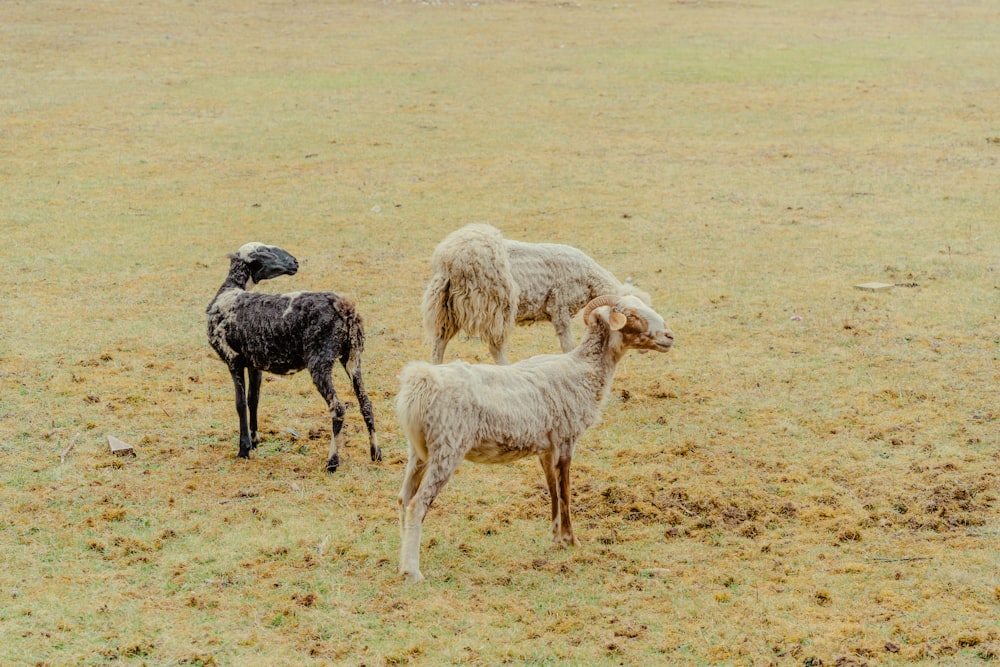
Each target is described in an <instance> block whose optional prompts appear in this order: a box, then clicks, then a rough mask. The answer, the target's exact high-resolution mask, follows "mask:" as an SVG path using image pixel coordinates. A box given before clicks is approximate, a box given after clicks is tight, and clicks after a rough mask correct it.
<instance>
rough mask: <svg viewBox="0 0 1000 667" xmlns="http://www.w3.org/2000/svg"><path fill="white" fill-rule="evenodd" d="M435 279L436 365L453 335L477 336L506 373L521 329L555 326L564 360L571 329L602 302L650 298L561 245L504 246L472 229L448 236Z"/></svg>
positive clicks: (492, 231)
mask: <svg viewBox="0 0 1000 667" xmlns="http://www.w3.org/2000/svg"><path fill="white" fill-rule="evenodd" d="M431 265H432V268H433V275H432V277H431V280H430V282H429V283H428V284H427V287H426V289H425V290H424V295H423V301H422V304H421V309H422V311H423V319H424V329H425V330H426V332H427V337H428V339H429V340H430V341H431V348H432V349H431V362H432V363H435V364H440V363H442V362H443V361H444V350H445V347H446V346H447V345H448V341H450V340H451V339H452V338H453V337H454V336H455V334H457V333H458V332H459V331H465V333H467V334H468V335H470V336H478V337H479V338H481V339H482V340H483V341H484V342H486V344H487V345H489V348H490V354H491V355H492V356H493V359H494V361H495V362H496V363H498V364H503V365H506V364H508V363H509V362H508V360H507V350H506V344H507V338H508V336H509V335H510V332H511V330H512V329H513V327H514V325H515V323H516V324H522V323H523V324H529V323H533V322H540V321H545V320H548V321H551V322H552V325H553V327H555V330H556V336H558V338H559V345H560V347H561V348H562V351H563V352H569V351H570V350H572V349H573V347H574V345H575V343H574V341H573V333H572V331H571V330H570V322H571V318H572V317H573V313H575V312H577V311H578V310H580V308H582V307H583V306H584V305H585V304H586V303H587V302H589V301H590V300H591V299H593V298H595V297H597V296H599V295H602V294H615V295H618V296H629V295H631V296H636V297H638V298H639V299H640V300H641V301H642V302H643V303H644V304H645V305H647V306H651V305H652V304H651V301H650V298H649V295H648V294H646V293H645V292H643V291H642V290H640V289H638V288H637V287H635V286H634V285H632V284H631V283H629V282H625V283H622V282H621V281H619V280H618V279H617V278H615V277H614V275H612V274H611V272H610V271H608V270H606V269H604V268H603V267H601V266H600V265H599V264H598V263H597V262H595V261H594V260H593V259H591V258H590V257H588V256H587V255H586V254H584V253H583V252H582V251H580V250H578V249H577V248H574V247H572V246H568V245H561V244H556V243H522V242H520V241H512V240H508V239H504V238H503V236H502V235H501V233H500V230H498V229H497V228H496V227H493V226H491V225H488V224H484V223H473V224H470V225H466V226H465V227H462V228H461V229H458V230H456V231H454V232H452V233H451V234H448V236H446V237H445V238H444V239H443V240H442V241H441V242H440V243H439V244H438V246H437V247H436V248H435V249H434V253H433V255H432V256H431Z"/></svg>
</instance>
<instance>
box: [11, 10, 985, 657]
mask: <svg viewBox="0 0 1000 667" xmlns="http://www.w3.org/2000/svg"><path fill="white" fill-rule="evenodd" d="M998 34H1000V8H998V7H997V5H996V4H995V3H990V2H977V1H972V0H956V1H955V2H944V3H942V2H931V1H930V0H915V1H914V0H906V1H904V0H886V1H885V2H878V3H866V2H831V1H821V0H802V1H801V2H795V3H787V2H778V1H777V0H762V1H761V2H752V3H751V2H738V1H735V2H724V1H723V2H710V1H707V0H706V1H705V2H695V1H691V2H685V1H677V2H669V1H667V0H634V1H632V2H611V1H610V0H608V1H605V0H580V1H579V2H554V1H552V2H548V1H530V0H522V1H517V0H511V1H490V0H482V1H480V2H466V1H464V0H454V1H451V2H449V1H447V0H442V1H440V2H410V1H403V0H399V1H390V0H386V1H385V2H375V1H362V0H351V1H348V0H331V1H328V2H315V1H313V0H303V1H301V2H297V1H292V0H288V1H285V0H280V1H276V2H268V3H241V2H235V1H234V0H208V1H206V2H187V3H177V2H166V1H163V0H149V1H146V2H142V3H115V2H93V3H82V4H81V3H68V2H57V1H49V0H38V1H32V2H8V3H4V4H3V5H2V6H0V44H2V48H0V80H2V81H3V86H0V191H2V193H3V210H2V214H0V231H2V239H3V241H2V243H0V255H2V258H3V264H2V266H3V281H2V282H0V482H2V483H0V507H2V508H3V512H2V513H0V563H2V566H0V637H2V640H0V664H2V665H65V664H81V665H98V664H117V665H240V666H242V665H326V664H344V665H366V666H369V667H372V666H382V665H403V664H411V665H442V664H469V665H497V664H514V665H652V664H664V665H717V664H724V665H751V664H752V665H769V664H777V665H820V664H824V665H841V666H845V665H846V666H858V665H882V664H885V665H910V664H927V665H930V664H934V665H938V664H962V665H966V664H980V663H985V662H989V661H996V660H997V659H1000V622H998V618H1000V574H998V573H1000V516H998V507H1000V503H998V497H1000V496H998V494H1000V488H998V486H1000V485H998V482H1000V479H998V475H1000V436H998V430H997V425H998V421H1000V405H998V403H997V387H998V384H1000V366H998V358H1000V322H998V320H997V314H998V310H1000V309H998V305H1000V303H998V301H1000V292H998V289H1000V276H998V271H1000V224H998V222H1000V220H998V211H1000V188H998V187H997V186H998V177H1000V70H998V68H997V62H998V60H1000V41H998V40H997V35H998ZM471 221H487V222H490V223H492V224H494V225H496V226H497V227H499V228H501V229H502V230H503V232H504V234H505V235H507V236H508V237H509V238H516V239H519V240H525V241H555V242H565V243H571V244H573V245H576V246H578V247H580V248H582V249H583V250H585V251H586V252H588V253H589V254H591V255H592V256H593V257H595V258H596V259H597V260H598V261H599V262H601V263H602V264H603V265H604V266H606V267H608V268H609V269H611V270H612V271H613V272H615V273H616V274H617V275H618V276H619V277H622V278H625V277H629V276H630V277H632V278H633V279H634V280H635V281H636V282H637V283H638V284H639V285H640V286H641V287H642V288H643V289H645V290H646V291H648V292H650V293H651V294H652V296H653V301H654V304H655V306H656V307H657V309H658V310H659V312H661V313H662V314H663V315H664V317H665V318H666V319H667V321H668V322H669V323H670V325H671V327H672V329H673V330H674V333H675V335H676V337H677V345H676V347H675V349H674V350H673V351H672V352H671V353H670V354H669V355H666V356H664V355H653V354H647V355H640V354H633V355H631V356H629V357H627V358H626V359H625V360H624V361H623V363H622V364H621V365H620V367H619V369H618V374H617V377H616V380H615V384H614V390H613V393H612V398H611V400H610V401H609V403H608V405H607V407H606V409H605V412H604V417H603V420H602V421H601V423H600V424H598V425H597V426H596V427H594V428H593V429H591V430H590V431H589V432H588V433H587V434H586V435H585V436H584V437H583V438H582V440H581V441H580V443H579V446H578V449H577V455H576V457H575V460H574V475H573V480H574V496H573V502H574V508H575V515H574V516H575V522H574V523H575V527H576V531H577V535H578V537H579V538H580V539H581V541H582V545H581V546H580V547H579V548H575V549H565V550H553V549H552V548H551V547H550V545H549V536H548V524H549V521H548V512H549V505H548V499H547V491H546V490H545V485H544V480H543V477H542V473H541V469H540V467H539V466H538V464H537V463H535V462H533V461H531V460H526V461H522V462H520V463H518V464H514V465H509V466H503V467H489V466H476V465H472V464H466V465H465V466H463V467H462V468H461V469H460V470H459V472H458V473H457V474H456V476H455V478H454V479H453V480H452V482H451V483H450V484H449V486H448V487H447V488H446V489H445V491H444V493H443V494H442V495H441V496H440V498H439V499H438V500H437V502H436V503H435V506H434V507H433V509H432V510H431V512H430V514H429V515H428V519H427V522H426V525H425V527H424V543H423V551H422V569H423V572H424V574H425V575H426V576H427V578H428V581H427V582H425V583H423V584H419V585H408V584H406V583H404V582H403V581H402V580H400V578H399V577H398V576H397V553H398V547H399V537H398V529H397V525H396V505H395V496H396V493H397V492H398V487H399V483H400V481H401V479H402V473H403V468H404V465H405V458H406V443H405V441H404V440H403V438H402V437H401V435H400V433H399V429H398V427H397V424H396V421H395V417H394V414H393V409H392V399H393V398H394V396H395V393H396V390H397V388H398V383H397V379H396V376H397V374H398V372H399V370H400V369H401V367H402V365H403V364H404V363H405V362H406V361H408V360H411V359H426V358H427V357H428V356H429V348H428V346H427V344H426V343H425V341H424V339H423V331H422V327H421V324H420V314H419V299H420V294H421V292H422V290H423V287H424V285H425V283H426V280H427V279H428V278H429V275H430V271H429V263H428V260H429V257H430V253H431V251H432V250H433V248H434V246H435V244H436V243H437V242H438V241H439V240H440V239H441V238H442V237H443V236H444V235H445V234H446V233H448V232H449V231H451V230H452V229H455V228H457V227H459V226H461V225H463V224H465V223H467V222H471ZM251 240H258V241H262V242H266V243H273V244H277V245H280V246H282V247H284V248H286V249H287V250H289V251H290V252H291V253H292V254H294V255H295V256H296V257H298V259H299V260H300V262H301V265H302V266H301V270H300V271H299V273H298V274H297V275H296V276H293V277H285V278H280V279H278V280H275V281H273V282H272V283H270V284H265V285H264V286H263V289H265V290H270V291H290V290H295V289H330V290H334V291H337V292H339V293H341V294H344V295H346V296H349V297H351V298H352V299H354V300H355V301H356V303H357V305H358V309H359V311H360V312H361V313H362V314H363V316H364V317H365V322H366V328H367V333H368V343H367V348H366V353H365V358H364V364H365V371H366V383H367V385H368V388H369V391H370V392H371V395H372V399H373V402H374V403H375V410H376V419H377V422H378V427H379V431H380V434H381V438H382V445H383V449H384V451H385V461H384V462H383V463H381V464H373V463H371V462H370V461H369V460H368V454H367V438H366V436H365V434H364V427H363V422H362V419H361V416H360V413H359V412H358V410H357V406H356V402H355V401H354V400H353V396H352V395H351V393H350V391H349V384H348V382H347V381H346V378H345V377H344V375H343V374H342V373H338V374H336V375H335V376H334V382H335V385H336V386H337V388H338V391H339V392H340V394H341V396H342V397H343V398H344V399H345V401H350V403H349V406H348V407H349V410H348V414H347V425H346V428H347V433H348V446H347V448H346V450H345V452H344V458H345V459H346V461H345V462H344V463H343V465H342V466H341V469H340V470H338V471H337V472H336V473H335V474H333V475H330V474H327V473H326V472H325V471H324V469H323V463H324V460H325V454H326V447H327V444H328V438H329V423H328V419H327V417H326V409H325V405H324V403H323V401H322V399H321V398H320V397H319V395H318V394H317V393H316V392H315V390H314V389H313V387H312V385H311V382H310V381H309V378H308V377H307V376H306V375H304V374H299V375H295V376H291V377H274V378H268V380H267V381H266V382H265V385H264V390H263V399H262V406H261V415H262V429H263V435H264V441H263V443H262V445H261V447H260V448H259V449H258V450H257V451H256V452H255V453H254V455H253V457H252V458H251V459H250V460H249V461H243V460H238V459H237V458H236V451H237V423H236V417H235V415H234V413H233V403H232V387H231V382H230V380H229V377H228V373H227V372H226V370H225V367H224V366H223V365H222V363H221V362H219V361H218V359H217V358H216V357H215V355H214V352H212V350H211V349H210V348H209V346H208V343H207V340H206V335H205V323H204V310H205V307H206V305H207V304H208V302H209V300H210V299H211V298H212V296H213V295H214V293H215V290H216V289H217V288H218V286H219V285H220V284H221V282H222V280H223V278H224V277H225V272H226V270H227V267H228V260H227V259H226V253H228V252H232V251H234V250H235V249H236V248H237V247H239V246H240V245H241V244H243V243H244V242H246V241H251ZM866 281H880V282H885V283H889V284H892V285H894V286H895V287H894V288H893V289H892V290H889V291H885V292H866V291H861V290H858V289H855V288H854V285H856V284H858V283H862V282H866ZM557 350H558V345H557V343H556V339H555V336H554V335H553V333H552V330H551V327H549V326H547V325H539V326H536V327H531V328H523V329H519V330H518V331H517V334H516V336H515V338H514V341H513V345H512V348H511V351H510V352H511V357H512V359H515V360H516V359H521V358H524V357H527V356H530V355H532V354H536V353H539V352H555V351H557ZM448 357H449V358H456V357H460V358H464V359H467V360H479V361H484V362H485V361H487V360H488V359H489V354H488V352H487V350H486V347H485V345H482V344H480V343H479V342H478V341H475V340H465V339H456V340H455V341H454V342H453V343H452V345H451V346H450V347H449V350H448ZM293 432H294V433H297V434H299V435H298V436H296V435H294V434H293ZM108 435H114V436H116V437H118V438H121V439H123V440H125V441H127V442H129V443H131V444H133V445H134V447H135V449H136V452H137V456H136V457H134V458H116V457H114V456H112V455H111V454H110V453H109V451H108V445H107V436H108Z"/></svg>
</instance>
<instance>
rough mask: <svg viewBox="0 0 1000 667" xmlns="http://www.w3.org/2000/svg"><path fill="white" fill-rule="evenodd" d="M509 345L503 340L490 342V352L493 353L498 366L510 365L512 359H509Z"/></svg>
mask: <svg viewBox="0 0 1000 667" xmlns="http://www.w3.org/2000/svg"><path fill="white" fill-rule="evenodd" d="M506 348H507V346H506V345H505V344H504V342H503V341H500V342H497V343H494V342H491V343H490V354H491V355H493V361H494V362H496V364H497V365H498V366H509V365H510V361H508V360H507V349H506Z"/></svg>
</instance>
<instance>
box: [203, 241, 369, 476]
mask: <svg viewBox="0 0 1000 667" xmlns="http://www.w3.org/2000/svg"><path fill="white" fill-rule="evenodd" d="M229 258H230V264H229V275H228V276H227V277H226V280H225V282H224V283H222V287H220V288H219V291H218V293H217V294H216V295H215V298H214V299H212V302H211V303H210V304H209V305H208V310H207V314H208V340H209V342H210V343H211V345H212V347H213V348H214V349H215V351H216V352H217V353H218V354H219V357H221V358H222V360H223V361H224V362H225V363H226V365H227V366H228V367H229V372H230V374H231V375H232V377H233V384H234V385H235V388H236V413H237V414H238V415H239V419H240V451H239V456H240V457H241V458H249V456H250V450H251V449H253V448H254V447H256V446H257V443H258V442H259V438H258V435H257V402H258V400H259V398H260V383H261V377H262V371H267V372H269V373H277V374H279V375H286V374H289V373H295V372H296V371H300V370H302V369H304V368H308V369H309V374H310V375H311V376H312V381H313V384H314V385H316V389H317V390H318V391H319V393H320V395H322V396H323V398H324V399H326V404H327V406H328V407H329V409H330V415H331V417H332V420H333V422H332V423H333V435H332V437H331V443H330V455H329V456H328V457H327V461H326V469H327V470H329V471H330V472H334V471H336V470H337V466H338V465H339V464H340V454H339V450H340V440H341V437H340V430H341V427H342V426H343V424H344V405H343V404H342V403H341V402H340V399H338V398H337V393H336V392H335V391H334V389H333V379H332V377H331V372H332V370H333V364H334V361H335V360H338V359H339V360H340V363H341V364H342V365H343V367H344V370H345V371H346V372H347V376H348V377H349V378H350V379H351V383H352V385H353V387H354V394H355V396H357V398H358V405H359V407H360V408H361V414H362V415H363V416H364V418H365V424H366V425H367V427H368V440H369V450H370V453H371V458H372V461H381V460H382V450H381V449H379V446H378V437H377V436H376V435H375V418H374V416H373V414H372V404H371V401H370V400H369V399H368V394H367V393H366V392H365V387H364V383H363V381H362V379H361V353H362V351H363V350H364V345H365V332H364V327H363V325H362V321H361V316H360V315H358V313H357V312H356V311H355V309H354V304H353V303H351V302H350V301H349V300H347V299H344V298H342V297H340V296H338V295H336V294H334V293H333V292H290V293H288V294H255V293H252V292H249V291H248V290H250V289H253V286H254V284H255V283H259V282H260V281H262V280H268V279H270V278H275V277H277V276H281V275H294V274H295V272H296V271H298V268H299V264H298V262H297V261H296V259H295V258H294V257H292V256H291V255H290V254H288V253H287V252H286V251H284V250H282V249H281V248H278V247H276V246H268V245H264V244H262V243H247V244H246V245H244V246H242V247H241V248H240V249H239V250H238V251H237V252H236V254H233V255H230V256H229ZM244 370H248V371H249V378H250V384H249V387H247V386H246V384H245V379H244ZM248 405H249V412H250V419H249V423H248V421H247V407H248Z"/></svg>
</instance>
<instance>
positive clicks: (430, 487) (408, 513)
mask: <svg viewBox="0 0 1000 667" xmlns="http://www.w3.org/2000/svg"><path fill="white" fill-rule="evenodd" d="M443 449H444V452H442V450H438V451H436V452H434V453H432V454H431V456H430V457H429V459H428V461H427V463H426V466H425V468H424V471H423V473H424V475H423V479H422V480H421V482H420V486H419V488H418V489H417V492H416V494H415V495H414V496H413V498H411V499H410V502H409V503H407V504H406V505H404V506H403V507H405V512H404V513H403V530H402V543H403V545H402V548H401V554H402V556H403V560H402V561H401V563H400V571H401V573H402V574H403V575H405V576H406V577H407V578H408V579H409V580H410V581H414V582H416V581H423V578H424V575H423V574H421V572H420V531H421V528H422V525H423V522H424V517H425V516H426V515H427V509H428V508H429V507H430V506H431V503H432V502H434V499H435V498H436V497H437V495H438V494H439V493H440V492H441V489H443V488H444V485H445V484H447V483H448V480H449V479H451V476H452V474H453V473H454V472H455V469H456V468H458V466H459V464H460V463H461V462H462V458H463V456H464V454H463V453H461V452H460V451H458V449H457V448H450V450H449V448H443Z"/></svg>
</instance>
